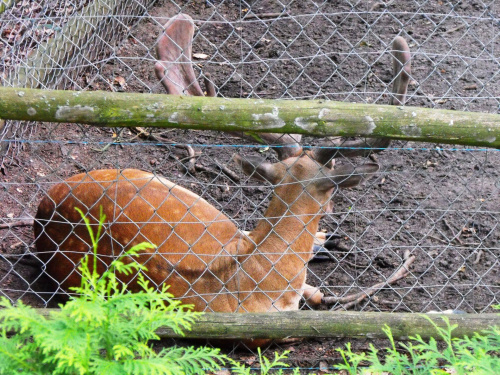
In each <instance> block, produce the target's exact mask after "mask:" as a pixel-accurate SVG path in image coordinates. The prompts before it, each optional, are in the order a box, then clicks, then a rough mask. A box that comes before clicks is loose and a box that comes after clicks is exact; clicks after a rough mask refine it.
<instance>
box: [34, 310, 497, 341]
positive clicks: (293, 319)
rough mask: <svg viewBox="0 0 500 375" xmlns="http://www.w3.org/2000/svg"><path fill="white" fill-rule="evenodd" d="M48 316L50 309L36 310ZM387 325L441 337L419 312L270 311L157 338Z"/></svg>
mask: <svg viewBox="0 0 500 375" xmlns="http://www.w3.org/2000/svg"><path fill="white" fill-rule="evenodd" d="M38 311H40V313H42V314H43V315H45V316H48V315H49V314H50V312H51V311H55V309H39V310H38ZM427 316H428V317H430V318H431V319H432V320H433V321H434V323H435V324H437V325H438V326H439V327H443V328H444V327H446V324H445V323H444V321H443V320H442V317H443V316H446V317H447V318H448V319H449V321H450V323H451V324H457V325H458V327H457V328H456V329H455V330H454V331H453V337H463V336H465V335H467V336H472V335H474V333H475V332H481V331H482V330H485V329H487V328H489V327H492V326H500V315H499V314H493V313H488V314H450V315H445V314H428V315H427ZM384 325H388V326H389V327H391V330H392V334H393V336H394V338H395V339H396V340H407V339H408V337H409V336H415V335H417V334H419V335H420V336H421V337H423V338H424V339H428V338H430V337H434V338H435V339H436V340H440V337H439V336H438V334H437V332H436V330H435V328H434V327H433V326H432V324H431V323H430V322H429V321H428V320H427V319H426V318H425V317H424V316H423V314H409V313H374V312H348V311H346V312H334V311H286V312H274V313H244V314H236V313H235V314H230V313H229V314H228V313H206V314H203V315H202V316H201V318H200V319H199V320H198V321H197V322H196V323H194V324H193V327H192V329H191V331H186V332H185V335H184V336H182V335H179V334H177V333H175V332H174V331H172V330H171V329H167V328H160V329H159V330H157V333H158V335H159V336H160V337H161V338H181V337H184V338H190V339H221V340H222V339H229V340H244V339H283V338H312V337H326V338H339V337H350V338H365V339H366V338H370V339H373V338H386V336H385V334H384V333H383V331H382V327H384Z"/></svg>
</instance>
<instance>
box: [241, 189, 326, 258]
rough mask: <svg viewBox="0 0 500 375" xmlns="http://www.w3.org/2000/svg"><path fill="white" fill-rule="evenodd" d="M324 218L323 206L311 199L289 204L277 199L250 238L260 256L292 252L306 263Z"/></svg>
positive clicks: (270, 205)
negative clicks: (320, 222) (262, 254)
mask: <svg viewBox="0 0 500 375" xmlns="http://www.w3.org/2000/svg"><path fill="white" fill-rule="evenodd" d="M321 216H322V213H321V206H320V205H319V204H318V203H317V202H316V201H314V200H313V199H312V198H311V199H299V200H297V201H295V202H293V203H291V204H286V203H284V202H283V201H282V200H281V199H279V198H278V197H274V198H273V199H272V200H271V202H270V203H269V207H268V209H267V211H266V213H265V215H264V218H262V219H261V220H260V221H259V222H258V223H257V226H256V227H255V229H254V230H253V231H252V232H251V233H250V235H249V237H250V238H251V239H252V241H253V242H254V243H255V246H256V249H258V250H259V251H260V252H261V253H267V254H283V253H290V252H293V253H295V254H296V255H298V256H300V258H302V260H303V261H305V262H307V261H309V258H310V256H311V251H312V246H313V242H314V235H315V234H316V232H317V230H318V225H319V220H320V219H321Z"/></svg>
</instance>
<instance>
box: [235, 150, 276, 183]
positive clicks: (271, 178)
mask: <svg viewBox="0 0 500 375" xmlns="http://www.w3.org/2000/svg"><path fill="white" fill-rule="evenodd" d="M233 160H234V162H235V163H236V164H238V165H239V166H240V168H241V170H242V171H243V173H245V174H246V175H247V176H250V177H253V178H255V179H257V180H259V181H263V182H270V183H272V184H275V183H277V182H278V181H279V180H280V173H279V168H278V167H277V166H278V164H273V163H269V162H267V161H265V160H264V159H262V158H259V157H256V156H245V157H244V158H243V157H241V156H240V155H238V154H235V155H233Z"/></svg>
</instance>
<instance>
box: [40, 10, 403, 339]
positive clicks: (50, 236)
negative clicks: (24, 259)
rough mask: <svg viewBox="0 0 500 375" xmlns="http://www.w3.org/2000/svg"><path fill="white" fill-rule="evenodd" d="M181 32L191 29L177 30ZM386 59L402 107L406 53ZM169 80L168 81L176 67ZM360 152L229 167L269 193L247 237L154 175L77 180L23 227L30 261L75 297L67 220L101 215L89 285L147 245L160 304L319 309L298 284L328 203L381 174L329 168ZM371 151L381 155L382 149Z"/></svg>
mask: <svg viewBox="0 0 500 375" xmlns="http://www.w3.org/2000/svg"><path fill="white" fill-rule="evenodd" d="M181 24H184V25H186V24H189V22H186V20H185V19H183V20H182V22H181ZM166 29H167V30H168V28H166ZM181 35H184V34H183V33H181ZM188 39H189V38H188ZM401 41H402V42H401ZM405 46H406V48H405ZM393 48H394V50H395V52H394V70H395V71H397V73H396V75H397V77H396V79H395V80H394V92H395V96H394V98H395V99H394V103H393V104H396V103H398V104H402V103H404V98H405V95H406V86H407V85H408V77H409V74H410V73H409V50H408V48H407V45H406V42H405V41H404V39H403V38H400V37H398V38H396V39H395V42H394V44H393ZM183 65H184V66H185V67H189V66H190V64H183ZM158 66H159V65H158ZM161 66H162V68H161V69H158V71H157V75H158V76H159V77H161V80H162V82H164V81H166V80H170V78H172V77H174V78H175V77H179V76H183V75H182V74H181V75H178V74H177V75H176V74H172V73H169V72H166V69H164V68H165V66H166V63H165V61H164V62H162V64H161ZM171 68H172V69H173V70H174V71H176V70H177V68H176V64H173V65H171ZM172 69H170V71H172ZM191 69H192V68H191ZM188 70H189V69H188ZM161 74H164V75H163V76H161ZM169 77H170V78H169ZM184 77H185V75H184ZM175 79H177V78H175ZM181 81H183V82H181ZM177 82H180V86H179V87H184V88H187V87H188V86H189V87H191V86H193V82H192V81H190V80H189V79H188V80H185V79H184V78H182V79H181V80H180V81H177ZM165 85H166V83H165ZM176 85H177V84H176ZM176 85H174V86H173V87H176ZM209 85H210V84H209ZM208 91H209V92H211V91H212V89H208ZM198 93H199V92H198ZM273 137H274V136H273ZM273 139H274V140H276V139H277V138H276V137H274V138H273ZM288 141H290V139H288ZM288 141H287V142H288ZM363 142H364V141H363ZM377 142H378V143H377ZM362 144H364V143H360V142H359V141H358V140H354V141H344V142H343V143H342V145H343V147H347V149H345V150H344V149H343V150H342V152H340V149H339V148H313V149H307V150H306V149H304V148H302V147H301V146H300V144H298V142H296V139H295V138H293V137H292V139H291V141H290V142H289V143H282V145H284V146H283V147H280V152H279V153H278V162H275V163H271V162H268V161H266V160H264V159H263V158H261V157H257V156H245V157H242V156H241V155H239V154H236V155H234V156H233V161H234V162H235V163H236V164H237V165H238V166H239V167H240V168H241V170H242V172H243V173H244V174H246V175H247V176H250V177H251V178H254V179H257V180H258V181H261V182H264V183H270V184H272V185H273V194H272V198H271V200H270V202H269V205H268V208H267V210H266V211H265V213H264V216H263V217H262V218H261V219H260V220H258V222H257V224H256V226H255V228H254V229H253V230H252V231H250V232H245V231H243V230H240V229H239V228H238V226H237V225H236V224H235V223H234V222H233V221H232V220H231V219H230V218H229V217H227V216H226V215H225V214H224V213H222V212H220V211H219V210H217V209H216V208H215V207H214V206H212V205H211V204H210V203H208V202H207V201H206V200H204V199H203V198H201V197H200V196H198V195H197V194H195V193H194V192H192V191H190V190H188V189H186V188H184V187H182V186H180V185H178V184H176V183H173V182H171V181H169V180H168V179H166V178H165V177H162V176H159V175H156V174H155V173H151V172H147V171H142V170H138V169H123V170H120V169H102V170H93V171H90V172H87V173H80V174H77V175H75V176H72V177H70V178H68V179H66V180H65V181H63V182H61V183H58V184H56V185H54V186H52V187H51V188H50V189H49V190H48V191H47V193H46V195H45V196H44V197H43V199H42V200H41V202H40V204H39V206H38V210H37V213H36V216H35V220H34V224H33V226H34V235H35V252H36V253H37V256H38V258H40V260H41V261H42V262H44V264H45V272H46V273H47V274H48V275H49V276H50V277H51V278H52V279H53V280H55V281H56V282H57V283H58V285H59V289H60V291H62V292H68V291H69V290H70V288H71V287H75V286H79V285H80V283H81V277H82V276H81V274H80V273H79V271H78V265H79V264H80V262H81V260H82V258H83V257H84V256H85V255H86V254H87V253H88V252H89V248H90V246H91V241H90V237H89V234H88V231H87V227H86V225H85V223H84V221H83V220H82V218H81V216H80V214H79V213H78V212H77V210H76V208H78V209H80V210H81V211H82V212H84V213H85V214H86V216H87V218H88V219H89V220H90V223H91V225H97V223H98V221H99V215H100V210H101V209H102V211H103V213H104V214H105V215H106V221H105V223H104V231H103V234H102V236H101V238H100V239H99V246H98V254H97V257H98V262H97V271H98V272H99V273H102V272H103V271H104V270H105V269H106V268H107V267H108V266H109V265H110V263H111V262H112V260H114V259H116V258H118V257H120V256H122V255H123V254H124V253H125V252H126V251H127V250H128V249H130V248H132V247H133V246H135V245H137V244H139V243H142V242H149V243H151V244H154V246H155V248H154V249H146V250H144V251H143V252H141V254H140V255H139V256H138V258H137V259H135V261H138V262H140V263H141V264H143V265H144V266H145V267H146V268H147V270H143V271H141V272H143V274H144V275H145V276H146V278H147V279H148V280H149V281H150V283H152V284H153V285H155V286H158V287H161V286H163V285H169V286H170V288H169V292H170V293H172V294H173V295H174V297H176V298H178V299H180V300H181V301H182V302H183V303H185V304H190V305H192V306H193V309H194V310H195V311H213V312H232V313H233V312H234V313H244V312H278V311H291V310H298V309H299V305H300V302H301V300H306V301H307V303H308V304H309V305H311V306H319V305H321V304H322V303H327V302H328V297H325V296H324V294H323V293H322V292H321V291H320V290H319V288H317V287H313V286H311V285H309V284H308V283H307V264H308V262H309V261H310V260H311V258H312V256H313V245H314V243H315V241H316V239H317V232H318V228H319V222H320V219H321V217H322V216H323V215H324V214H325V213H328V212H331V211H332V209H333V203H332V197H333V196H334V195H335V194H336V193H337V192H338V190H339V189H343V188H351V187H354V186H357V185H359V184H360V183H361V182H362V181H364V180H365V179H367V178H368V177H369V176H371V175H372V174H374V173H376V172H377V171H378V169H379V165H378V164H377V163H366V164H362V165H358V166H353V165H351V164H342V165H338V164H337V163H336V158H339V157H354V156H366V155H367V154H368V153H369V152H370V150H367V148H366V147H362V148H356V147H359V146H361V145H362ZM369 144H370V145H372V146H373V145H385V144H387V140H385V139H384V140H382V141H378V140H377V141H373V142H372V143H369ZM130 261H133V260H130ZM119 279H120V280H121V281H122V282H123V283H124V284H126V285H127V287H128V289H129V290H130V291H132V292H134V291H138V290H140V286H139V285H138V283H137V280H136V277H134V275H128V276H127V275H119ZM265 342H266V340H264V341H255V342H253V343H254V344H255V345H261V344H263V343H265Z"/></svg>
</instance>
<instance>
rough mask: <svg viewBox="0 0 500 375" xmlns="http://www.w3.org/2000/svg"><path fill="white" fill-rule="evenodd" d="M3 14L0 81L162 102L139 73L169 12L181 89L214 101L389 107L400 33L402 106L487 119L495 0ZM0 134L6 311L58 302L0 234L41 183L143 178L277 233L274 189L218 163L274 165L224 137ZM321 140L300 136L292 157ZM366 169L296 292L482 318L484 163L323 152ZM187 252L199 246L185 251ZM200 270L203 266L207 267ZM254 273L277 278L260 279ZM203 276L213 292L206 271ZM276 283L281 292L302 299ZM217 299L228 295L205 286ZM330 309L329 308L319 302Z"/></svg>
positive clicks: (492, 285) (492, 207)
mask: <svg viewBox="0 0 500 375" xmlns="http://www.w3.org/2000/svg"><path fill="white" fill-rule="evenodd" d="M1 2H3V3H5V4H10V3H11V2H6V1H5V0H1ZM153 3H154V4H153ZM10 5H12V6H11V7H7V9H5V10H4V11H3V12H2V13H0V59H1V60H0V61H1V64H0V77H1V80H2V84H3V85H5V86H15V87H39V88H62V89H74V90H107V91H129V92H146V93H165V89H164V87H163V86H162V84H161V83H160V82H159V80H158V78H157V77H156V75H155V70H154V65H155V63H156V62H157V55H156V51H155V49H156V48H157V43H158V42H157V40H158V37H159V36H160V35H161V33H162V32H163V25H164V24H165V23H166V22H167V21H168V20H169V19H171V17H173V16H175V15H177V14H180V13H183V14H188V15H190V16H191V17H192V18H193V20H194V24H195V25H196V30H195V33H194V38H193V42H192V50H193V62H194V63H193V68H194V71H195V74H196V76H197V79H198V81H200V82H201V81H202V79H203V78H207V77H209V79H210V81H211V82H212V83H213V84H214V86H215V89H216V94H217V95H218V96H221V97H228V98H229V97H231V98H232V97H241V98H258V99H260V98H276V99H291V100H292V99H321V100H327V99H332V100H341V101H354V102H365V103H378V104H387V103H389V101H390V99H391V96H392V94H391V86H392V83H393V80H394V76H393V71H392V55H393V54H392V52H391V50H392V47H391V43H392V41H393V40H394V38H395V37H396V36H398V35H400V36H403V37H404V38H405V39H406V40H407V41H408V44H409V47H410V50H411V59H412V60H411V64H412V73H411V79H410V84H409V91H408V97H407V104H408V105H413V106H419V107H431V108H446V109H458V110H466V111H483V112H498V110H499V105H500V93H499V90H500V84H499V71H500V69H499V67H500V60H499V58H498V50H499V47H500V39H499V33H500V28H499V17H498V14H499V7H500V6H499V4H498V3H497V2H495V1H494V0H493V1H479V0H474V1H468V2H454V1H417V0H414V1H406V2H393V1H387V2H384V1H315V0H314V1H313V0H309V1H300V2H298V1H271V0H256V1H225V0H220V1H218V0H213V1H208V0H207V1H156V2H153V1H139V0H128V1H112V0H106V1H105V0H100V1H93V2H89V1H86V0H82V1H75V0H53V1H49V2H41V1H16V2H15V4H10ZM54 51H57V53H56V52H54ZM0 128H1V138H0V140H1V142H2V153H3V154H2V156H3V158H4V159H3V160H4V162H3V165H2V175H1V189H0V200H1V202H2V205H1V208H0V224H2V225H3V228H2V229H0V231H1V232H0V235H1V238H2V241H1V243H0V295H5V296H7V297H8V298H10V299H11V300H13V301H17V300H23V301H26V302H28V303H30V304H32V305H34V306H54V305H55V302H56V301H57V298H58V297H57V295H55V294H54V291H59V292H61V289H60V287H61V284H60V283H61V280H57V281H58V282H57V283H54V279H53V278H52V277H51V276H50V275H48V273H47V272H45V270H46V267H47V265H46V264H43V261H42V260H43V256H40V254H37V253H36V252H35V251H34V235H33V230H32V228H31V227H30V226H11V225H12V224H13V223H19V221H23V220H24V221H27V222H29V220H31V219H32V218H33V217H34V215H35V212H36V209H37V206H38V204H39V202H40V200H41V199H42V197H43V196H44V195H45V194H46V193H47V191H48V190H49V189H50V187H52V186H54V185H55V184H56V183H58V182H62V181H63V180H64V179H65V178H68V177H69V176H72V175H74V174H76V173H82V172H83V173H87V172H89V171H92V170H96V169H110V168H117V169H125V168H138V169H141V170H148V171H152V172H153V173H154V175H157V176H165V177H166V178H168V180H170V181H172V183H173V184H176V185H177V184H178V185H179V186H182V187H184V188H186V189H189V190H190V191H192V192H194V193H195V194H197V195H198V196H199V197H201V198H200V199H203V200H205V201H206V202H208V203H209V204H210V205H212V206H213V207H215V208H216V209H217V210H219V211H220V212H221V213H222V214H223V215H225V216H224V217H227V219H224V220H227V221H228V222H229V223H230V224H228V225H230V226H233V225H234V224H236V225H237V227H238V228H240V229H241V230H246V231H250V230H252V229H253V228H254V226H255V225H256V224H257V223H258V222H259V221H263V222H273V220H274V221H275V219H274V218H272V217H271V216H272V215H269V216H268V217H267V218H264V216H263V213H264V211H265V209H266V208H267V207H268V204H269V201H270V199H271V197H272V195H273V194H272V187H271V186H270V185H269V184H264V183H262V182H255V180H251V179H248V177H245V176H244V175H243V174H242V173H241V172H240V171H239V170H237V167H236V166H235V164H234V162H233V161H232V154H233V153H235V152H239V153H240V154H242V155H245V156H246V157H250V156H252V155H260V156H262V157H264V158H265V159H267V160H268V161H270V162H277V161H278V160H277V157H276V154H275V152H274V151H273V150H272V149H269V148H268V147H267V146H266V145H256V144H255V143H254V142H253V143H252V142H249V141H248V140H246V139H243V138H241V137H238V136H237V135H234V134H221V133H216V132H210V131H206V132H196V131H180V130H149V129H141V130H140V131H133V130H132V129H124V128H113V129H103V128H99V129H98V128H92V127H88V126H84V125H78V124H55V123H54V124H47V123H44V124H37V123H21V122H11V121H7V122H6V123H5V125H0ZM325 142H328V140H318V139H313V138H310V137H305V138H304V139H303V140H302V145H304V146H305V147H306V146H316V145H318V144H325ZM326 144H327V145H328V143H326ZM188 146H189V147H188ZM187 151H189V152H191V151H193V152H194V155H192V154H189V152H187ZM374 160H375V161H378V163H379V164H380V165H381V169H380V171H379V172H377V173H376V174H375V175H374V176H373V177H371V178H369V179H368V180H367V181H366V182H364V183H363V184H362V185H360V186H358V187H355V188H353V189H345V190H339V191H338V192H336V194H335V196H334V202H335V203H334V209H333V212H331V213H327V214H326V215H325V217H324V219H323V220H322V221H321V224H320V227H319V229H320V230H323V231H325V232H328V233H333V234H334V235H335V236H334V237H332V238H331V241H330V242H329V244H328V246H329V248H328V249H327V251H326V252H323V253H321V254H320V256H319V257H318V258H321V256H322V257H323V258H326V260H323V261H311V262H309V263H307V262H304V264H303V266H302V268H301V270H303V271H305V270H306V269H307V274H308V276H307V282H308V283H309V284H311V285H313V286H315V287H319V288H320V289H321V290H322V291H323V292H324V293H325V295H329V296H332V295H333V296H337V297H346V296H352V295H355V294H356V293H360V292H361V294H364V295H365V296H364V298H362V299H361V300H359V301H357V303H356V304H354V308H355V309H357V310H360V311H400V312H427V311H430V310H438V311H443V310H448V309H452V310H462V311H466V312H478V313H481V312H486V311H489V309H490V307H491V305H493V304H498V303H499V284H498V280H500V277H499V270H500V264H499V260H498V259H499V255H500V251H499V248H498V240H497V238H498V218H499V212H498V207H499V202H498V196H499V195H498V188H499V183H498V171H497V168H496V167H497V164H498V161H499V160H500V158H499V155H498V152H497V151H496V150H486V149H477V148H467V147H462V146H459V147H455V146H452V145H451V146H447V145H435V144H422V143H406V142H393V143H392V144H391V146H390V147H389V148H388V149H387V150H385V151H384V152H382V153H380V154H377V155H371V156H370V157H369V158H362V157H358V158H354V159H352V160H350V159H343V158H339V159H338V160H337V165H349V164H350V163H353V164H354V165H362V164H366V163H370V162H373V161H374ZM318 173H319V172H318ZM275 185H279V183H277V182H275ZM137 194H138V196H139V197H140V196H141V193H140V191H139V192H138V193H137ZM142 199H146V198H144V197H142ZM285 216H286V215H285ZM137 225H138V226H139V227H140V226H141V225H144V224H143V223H137ZM305 232H307V229H301V230H299V231H298V233H296V235H297V236H298V235H300V234H304V233H305ZM271 233H274V234H276V233H277V231H276V230H274V231H271ZM309 234H310V235H313V234H314V233H309ZM210 236H211V238H213V239H215V241H216V242H217V241H219V242H223V241H222V240H220V239H218V238H217V236H215V235H213V234H210ZM233 236H234V234H233ZM279 236H282V234H280V233H278V237H279ZM139 237H140V236H139ZM139 237H137V238H139ZM287 241H288V242H289V243H293V240H292V241H289V240H287ZM195 245H201V246H203V243H201V242H198V243H197V242H196V241H194V243H191V244H190V246H191V247H192V246H195ZM304 251H308V249H304ZM223 252H224V250H218V253H220V255H224V254H222V253H223ZM408 253H409V254H410V255H411V256H415V257H416V259H415V261H414V262H413V263H412V265H411V267H410V269H409V273H408V275H406V277H404V278H402V279H400V280H398V281H397V282H394V283H386V284H385V285H382V286H380V287H379V288H378V289H377V290H375V291H374V293H373V294H371V292H370V288H371V287H373V286H374V285H376V284H378V283H380V282H384V281H387V280H388V279H390V277H391V276H392V275H394V273H395V272H396V271H397V270H398V268H399V267H400V266H401V264H402V263H403V262H404V261H405V254H406V255H407V254H408ZM211 254H213V253H211ZM263 255H264V256H267V257H268V258H269V257H270V255H267V254H263ZM44 261H45V262H47V260H46V259H45V260H44ZM203 262H205V263H206V264H207V267H212V268H213V267H214V263H213V262H215V261H214V260H213V259H212V260H206V259H204V260H203ZM77 264H78V262H77V261H75V262H74V266H75V267H76V266H77ZM269 272H270V273H269V274H273V275H274V276H273V277H275V278H283V276H284V275H282V274H281V273H279V274H276V270H274V269H272V267H271V269H270V270H269ZM279 272H282V271H279ZM215 276H216V278H218V279H219V280H218V283H220V284H221V285H222V284H224V280H223V277H222V276H221V275H220V274H215ZM259 277H261V276H259ZM285 279H286V277H285ZM151 280H152V281H154V282H155V283H157V284H161V282H159V281H158V280H156V279H153V278H151ZM196 280H198V281H200V279H199V277H198V276H197V277H195V278H194V279H192V280H191V281H189V282H188V284H190V285H189V287H187V288H188V290H189V291H190V293H194V294H196V293H197V286H196ZM256 281H258V280H256ZM288 281H290V280H288ZM191 283H192V284H191ZM198 284H199V283H198ZM256 284H258V282H256ZM291 289H292V291H293V292H294V293H295V294H296V296H300V294H301V293H302V292H301V291H300V290H295V289H296V288H295V287H293V288H291ZM298 289H300V288H298ZM199 290H203V288H201V287H200V289H199ZM256 291H260V290H258V289H255V290H253V292H256ZM264 292H265V290H264ZM200 293H201V292H200ZM224 293H225V294H231V293H233V294H234V290H233V291H231V290H228V289H226V290H224V288H222V287H221V289H220V290H218V291H217V292H216V294H217V295H220V294H224ZM264 294H265V293H264ZM368 294H370V295H368ZM278 295H279V296H282V295H283V294H282V293H277V294H273V295H272V297H269V296H268V297H266V298H267V299H268V300H269V301H270V304H269V306H271V307H270V309H271V310H272V309H273V308H276V306H277V304H276V303H275V302H276V301H277V299H276V296H278ZM212 297H213V296H208V297H207V296H203V297H202V299H203V300H204V301H207V300H208V299H210V298H212ZM300 306H301V308H306V309H307V308H309V307H308V306H307V304H302V303H301V305H300ZM344 307H345V305H344V304H343V303H335V304H333V305H332V306H329V307H328V308H334V309H335V308H337V309H342V308H344ZM352 307H353V306H350V308H352Z"/></svg>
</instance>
